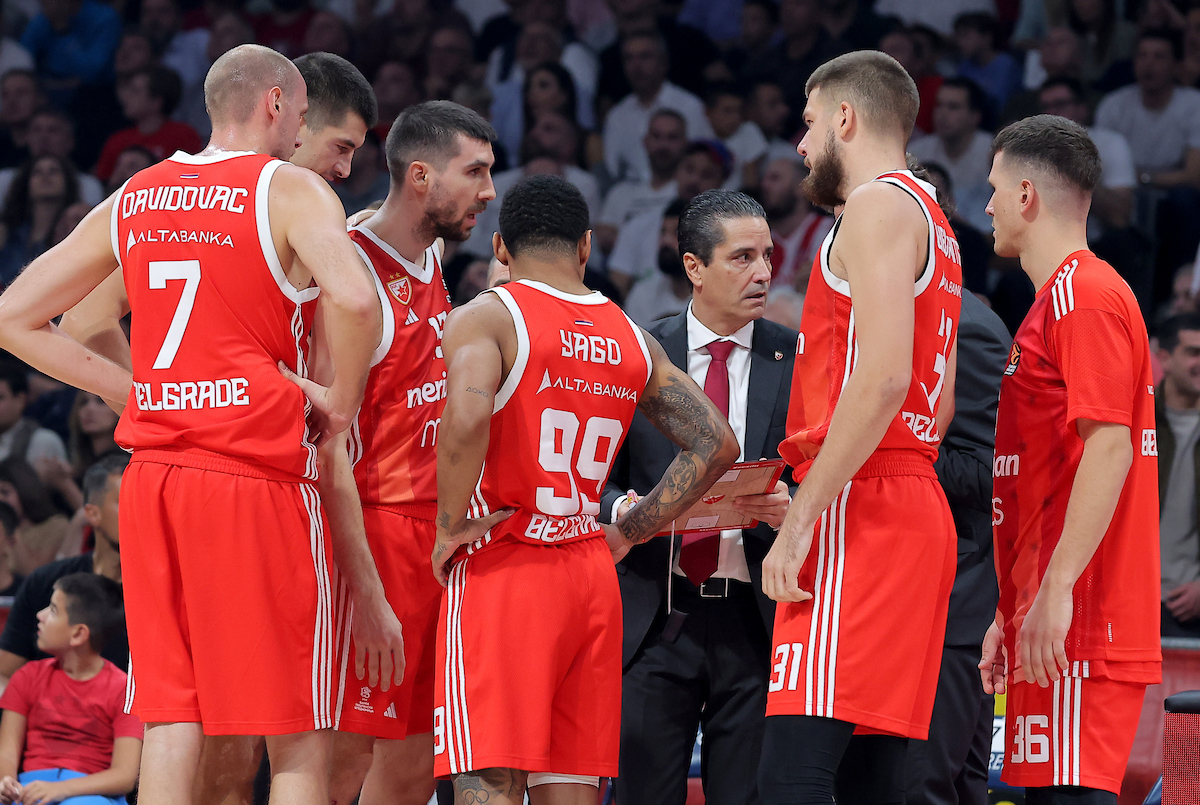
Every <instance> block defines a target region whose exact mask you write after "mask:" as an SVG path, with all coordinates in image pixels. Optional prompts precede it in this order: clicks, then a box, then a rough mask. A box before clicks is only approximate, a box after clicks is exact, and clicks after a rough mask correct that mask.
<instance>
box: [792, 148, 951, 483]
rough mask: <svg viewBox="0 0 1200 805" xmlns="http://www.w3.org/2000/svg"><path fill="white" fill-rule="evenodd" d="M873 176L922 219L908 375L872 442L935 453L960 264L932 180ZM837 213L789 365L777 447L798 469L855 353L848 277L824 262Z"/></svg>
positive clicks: (817, 442) (820, 432)
mask: <svg viewBox="0 0 1200 805" xmlns="http://www.w3.org/2000/svg"><path fill="white" fill-rule="evenodd" d="M875 181H877V182H887V183H888V184H892V185H895V186H896V187H899V188H900V189H902V190H904V191H905V192H906V193H908V194H909V195H910V196H912V197H913V198H914V199H915V200H916V202H917V203H918V204H919V205H920V206H921V210H922V211H923V212H924V213H925V218H926V220H927V221H928V223H929V242H928V246H927V253H928V254H927V258H926V263H925V269H924V271H922V272H921V276H920V278H919V279H917V281H916V284H915V287H914V291H913V292H914V296H915V305H916V310H915V319H914V333H913V365H912V381H911V383H910V384H909V389H908V396H907V397H906V398H905V400H904V405H903V407H901V409H900V413H898V414H897V415H896V418H895V419H894V420H893V421H892V422H891V424H890V425H888V429H887V432H886V433H885V434H884V436H883V440H882V441H881V442H880V443H879V447H878V448H877V455H878V452H879V451H885V450H904V451H909V452H910V453H916V454H918V455H920V456H923V457H924V458H926V459H928V461H929V464H930V466H931V467H932V465H933V462H934V460H935V459H937V452H938V445H939V444H940V443H941V440H942V435H941V434H940V433H939V432H938V428H937V419H936V417H937V406H938V401H939V400H940V398H941V395H942V389H943V388H944V385H945V379H946V361H947V360H948V358H949V356H950V350H951V348H952V347H953V346H954V338H955V334H956V327H957V323H958V315H959V308H960V307H961V306H962V264H961V260H960V258H959V252H958V241H956V240H955V239H954V233H953V231H952V230H951V228H950V223H949V222H948V221H947V220H946V216H945V215H944V214H943V213H942V210H941V208H940V207H938V205H937V202H936V201H934V198H935V197H936V191H935V190H934V188H933V186H932V185H930V184H928V183H926V182H923V181H921V180H920V179H916V178H914V177H913V175H912V174H911V173H909V172H908V171H896V172H894V173H885V174H884V175H882V176H880V177H879V178H878V179H876V180H875ZM840 227H841V219H840V218H839V219H838V221H837V223H835V224H834V227H833V229H831V230H830V232H829V234H828V235H827V236H826V237H825V242H824V243H823V244H822V245H821V251H820V253H819V254H818V256H817V259H816V261H815V262H814V263H813V270H812V275H811V277H810V278H809V282H808V293H807V294H806V295H805V297H804V314H803V316H802V317H801V320H800V322H801V323H800V339H799V341H798V342H797V344H796V354H797V358H796V368H795V371H794V372H793V374H792V397H791V403H790V406H789V408H788V420H787V432H788V434H789V436H788V438H787V439H786V440H785V441H784V442H783V444H781V445H780V446H779V454H780V455H781V456H782V457H783V458H784V459H786V460H787V462H788V463H789V464H791V465H792V466H793V467H795V468H796V469H797V471H798V473H799V475H797V478H799V477H800V476H801V475H803V474H804V473H805V472H806V471H807V468H808V464H809V462H811V461H812V460H813V459H814V458H816V455H817V453H818V452H819V451H820V449H821V445H822V444H824V442H825V436H826V434H827V433H828V432H829V422H830V420H831V419H832V418H833V410H834V408H836V407H837V404H838V400H839V398H840V397H841V393H842V389H843V388H844V387H845V385H846V382H847V381H848V380H849V379H850V374H851V372H853V371H854V366H855V363H856V362H857V359H858V342H857V338H856V336H855V329H854V304H853V300H852V299H851V288H850V283H848V282H847V281H846V280H844V279H841V278H839V277H837V276H836V275H834V273H833V272H832V271H830V269H829V253H830V250H831V249H832V248H833V241H834V238H836V237H837V233H838V230H839V228H840Z"/></svg>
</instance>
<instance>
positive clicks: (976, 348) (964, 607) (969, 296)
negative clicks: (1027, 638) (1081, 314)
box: [935, 292, 1012, 646]
mask: <svg viewBox="0 0 1200 805" xmlns="http://www.w3.org/2000/svg"><path fill="white" fill-rule="evenodd" d="M961 316H962V321H961V322H960V323H959V326H958V370H957V374H956V376H955V382H954V419H953V420H952V421H951V422H950V426H949V427H948V428H946V435H945V438H944V439H943V440H942V446H941V450H940V451H939V453H938V459H937V464H936V465H935V468H936V469H937V474H938V480H939V481H941V482H942V489H943V490H944V491H945V492H946V499H947V500H948V501H949V502H950V513H951V514H952V515H953V516H954V525H955V529H956V530H957V531H958V568H957V572H956V574H955V576H954V588H953V590H952V591H951V593H950V612H949V616H948V618H947V620H946V641H945V644H946V645H947V646H978V645H981V644H982V643H983V636H984V634H986V633H987V629H988V626H990V625H991V623H992V621H993V620H994V619H995V617H996V599H997V597H998V595H999V593H998V591H997V588H996V565H995V561H994V560H993V558H992V459H993V455H994V453H995V449H996V407H997V403H998V400H999V397H1000V379H1001V377H1002V376H1003V374H1004V368H1005V366H1007V364H1008V352H1009V349H1010V348H1011V346H1012V339H1011V338H1009V335H1008V329H1007V328H1006V327H1005V326H1004V322H1003V321H1001V320H1000V317H999V316H997V315H996V314H995V313H993V312H992V311H991V309H990V308H988V306H987V305H985V304H983V303H982V302H980V301H979V299H978V298H976V296H975V295H974V294H973V293H969V292H964V293H963V300H962V314H961Z"/></svg>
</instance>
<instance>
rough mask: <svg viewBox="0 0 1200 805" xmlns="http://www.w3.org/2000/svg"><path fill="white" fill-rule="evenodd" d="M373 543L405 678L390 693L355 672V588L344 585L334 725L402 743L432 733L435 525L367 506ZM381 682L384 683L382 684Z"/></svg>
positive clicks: (438, 590)
mask: <svg viewBox="0 0 1200 805" xmlns="http://www.w3.org/2000/svg"><path fill="white" fill-rule="evenodd" d="M363 522H364V524H365V525H366V528H367V543H368V544H369V545H370V547H371V554H372V556H374V557H375V567H376V568H378V570H379V577H380V578H381V579H382V580H383V590H384V593H385V594H386V595H387V599H388V603H389V604H391V605H392V609H393V610H394V611H395V613H396V617H397V618H399V619H400V625H401V627H403V629H404V681H403V683H401V684H400V685H399V686H398V687H397V686H396V685H394V684H393V685H392V686H390V687H389V688H388V690H387V691H386V692H385V691H383V690H381V689H380V687H379V686H376V687H374V688H372V687H371V686H370V685H369V683H368V680H367V679H366V678H364V679H359V678H358V677H357V675H356V674H355V671H354V652H355V649H356V645H355V642H354V634H353V630H352V629H351V628H350V625H351V619H350V614H351V613H350V606H349V603H350V600H349V599H350V591H349V587H348V586H347V585H346V583H345V580H342V582H341V583H340V584H339V586H338V606H337V610H338V611H337V623H338V626H337V634H338V653H339V655H340V656H339V664H338V673H339V682H338V700H337V705H336V708H335V713H336V720H335V726H336V727H337V729H339V730H343V731H345V732H357V733H359V734H362V735H373V736H375V737H376V738H387V739H391V740H400V741H402V740H404V739H405V738H407V737H408V736H410V735H421V734H423V733H426V732H430V731H431V730H432V729H433V676H434V674H433V671H434V657H435V646H436V643H437V625H438V609H439V605H440V604H441V601H442V586H441V585H440V584H438V583H437V579H435V578H434V577H433V566H432V564H431V563H430V560H429V556H430V554H431V553H432V552H433V543H434V538H435V536H436V535H435V529H434V525H433V523H432V522H430V521H428V520H421V519H418V518H416V517H409V516H407V515H404V514H399V513H397V512H396V511H394V510H392V509H388V508H377V507H373V506H364V507H363ZM381 681H382V680H381Z"/></svg>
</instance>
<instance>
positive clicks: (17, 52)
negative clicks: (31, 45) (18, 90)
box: [0, 36, 34, 118]
mask: <svg viewBox="0 0 1200 805" xmlns="http://www.w3.org/2000/svg"><path fill="white" fill-rule="evenodd" d="M33 68H34V64H33V56H31V55H29V51H28V50H26V49H25V48H23V47H22V46H21V43H20V42H18V41H17V40H15V39H13V38H12V37H9V36H5V37H0V76H3V75H4V74H5V73H7V72H8V71H9V70H32V69H33ZM3 112H4V98H3V97H0V118H2V117H3Z"/></svg>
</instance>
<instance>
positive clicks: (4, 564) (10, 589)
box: [0, 503, 25, 597]
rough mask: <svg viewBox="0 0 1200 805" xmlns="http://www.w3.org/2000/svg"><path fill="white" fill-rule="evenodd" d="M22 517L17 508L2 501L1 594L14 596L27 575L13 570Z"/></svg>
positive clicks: (0, 522) (0, 519) (0, 538)
mask: <svg viewBox="0 0 1200 805" xmlns="http://www.w3.org/2000/svg"><path fill="white" fill-rule="evenodd" d="M20 524H21V518H20V517H18V516H17V510H16V509H14V508H13V507H12V506H9V505H8V504H7V503H0V596H8V597H11V596H14V595H16V594H17V588H18V587H20V586H21V582H22V581H24V579H25V577H24V576H22V575H21V574H19V573H17V572H16V571H15V570H13V562H14V559H15V557H14V554H15V553H16V550H17V526H19V525H20Z"/></svg>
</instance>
